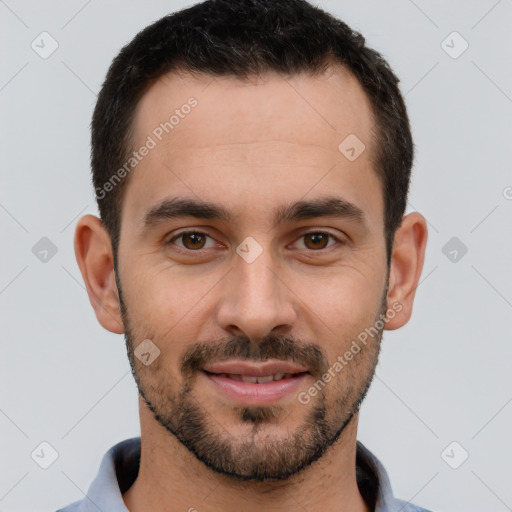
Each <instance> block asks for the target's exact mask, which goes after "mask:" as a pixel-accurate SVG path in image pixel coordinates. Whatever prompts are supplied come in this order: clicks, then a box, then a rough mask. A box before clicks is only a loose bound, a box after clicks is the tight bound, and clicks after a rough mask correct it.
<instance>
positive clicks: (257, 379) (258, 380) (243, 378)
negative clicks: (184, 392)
mask: <svg viewBox="0 0 512 512" xmlns="http://www.w3.org/2000/svg"><path fill="white" fill-rule="evenodd" d="M203 371H204V372H205V373H207V374H209V375H216V376H218V377H223V378H225V379H231V380H236V381H239V382H252V383H253V384H263V383H265V382H274V381H279V380H283V379H292V378H294V377H297V376H299V375H303V374H305V373H308V372H299V373H274V374H272V375H263V376H253V375H242V374H236V373H213V372H208V371H206V370H203Z"/></svg>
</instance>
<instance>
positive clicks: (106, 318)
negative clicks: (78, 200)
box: [74, 215, 124, 334]
mask: <svg viewBox="0 0 512 512" xmlns="http://www.w3.org/2000/svg"><path fill="white" fill-rule="evenodd" d="M74 247H75V256H76V260H77V263H78V266H79V267H80V272H81V273H82V277H83V280H84V283H85V287H86V289H87V294H88V295H89V301H90V303H91V305H92V307H93V309H94V312H95V313H96V318H97V319H98V322H99V323H100V324H101V325H102V326H103V327H104V328H105V329H107V330H108V331H110V332H113V333H115V334H123V333H124V326H123V322H122V318H121V311H120V305H119V295H118V290H117V285H116V282H115V276H114V257H113V252H112V244H111V241H110V236H109V235H108V232H107V231H106V229H105V228H104V226H103V223H102V222H101V220H100V219H99V218H98V217H95V216H94V215H85V216H84V217H82V218H81V219H80V220H79V221H78V223H77V226H76V230H75V241H74Z"/></svg>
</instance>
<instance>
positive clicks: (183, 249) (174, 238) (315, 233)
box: [166, 231, 344, 253]
mask: <svg viewBox="0 0 512 512" xmlns="http://www.w3.org/2000/svg"><path fill="white" fill-rule="evenodd" d="M191 234H194V235H202V236H206V237H208V238H211V239H212V240H213V237H211V236H210V235H208V233H204V232H202V231H182V232H181V233H179V234H177V235H175V236H173V237H172V238H171V239H170V240H169V241H168V242H167V243H166V245H171V244H173V243H174V241H175V240H178V239H180V238H182V237H184V236H185V235H191ZM307 235H327V236H329V237H331V238H332V239H333V240H335V241H336V242H338V243H340V244H343V243H344V242H343V241H342V240H340V239H339V238H338V237H336V236H334V235H333V234H332V233H329V232H328V231H308V232H307V233H303V234H302V235H301V236H300V237H299V238H298V240H300V239H301V238H304V237H305V236H307ZM334 245H335V244H333V245H330V246H328V247H324V248H323V249H318V250H315V249H305V250H309V251H311V252H318V253H320V252H322V251H326V250H327V249H330V248H331V247H333V246H334ZM177 247H178V248H179V250H181V251H183V252H188V253H194V252H195V253H202V252H203V251H206V250H207V249H209V248H206V249H197V250H194V249H187V248H184V247H180V246H177Z"/></svg>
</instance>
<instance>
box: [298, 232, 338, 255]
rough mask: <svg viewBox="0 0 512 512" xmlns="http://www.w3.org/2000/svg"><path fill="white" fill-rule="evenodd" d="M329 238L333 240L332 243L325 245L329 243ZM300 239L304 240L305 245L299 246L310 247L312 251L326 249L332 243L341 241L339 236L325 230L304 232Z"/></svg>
mask: <svg viewBox="0 0 512 512" xmlns="http://www.w3.org/2000/svg"><path fill="white" fill-rule="evenodd" d="M329 238H331V239H332V240H334V243H332V244H331V245H327V244H328V243H329ZM302 239H303V240H304V245H305V247H301V248H305V249H310V250H313V251H318V250H322V249H326V248H328V247H332V246H333V245H335V243H336V242H340V243H341V240H340V239H339V238H337V237H335V236H334V235H332V234H331V233H327V232H325V231H311V232H309V233H305V234H303V235H301V237H300V238H299V240H302Z"/></svg>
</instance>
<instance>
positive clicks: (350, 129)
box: [123, 66, 383, 223]
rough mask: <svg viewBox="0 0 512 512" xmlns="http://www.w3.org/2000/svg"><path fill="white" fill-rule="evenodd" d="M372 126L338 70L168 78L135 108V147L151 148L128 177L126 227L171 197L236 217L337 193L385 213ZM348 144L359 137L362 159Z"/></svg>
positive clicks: (363, 101)
mask: <svg viewBox="0 0 512 512" xmlns="http://www.w3.org/2000/svg"><path fill="white" fill-rule="evenodd" d="M373 126H374V118H373V113H372V109H371V106H370V103H369V100H368V98H367V96H366V94H365V92H364V91H363V89H362V87H361V86H360V84H359V83H358V81H357V79H356V78H355V77H354V76H353V75H352V74H351V73H350V72H348V71H347V70H345V69H343V68H341V67H339V66H337V67H334V68H329V69H328V70H327V72H326V73H325V74H323V75H320V76H311V75H310V74H306V73H303V74H298V75H294V76H292V77H286V76H283V75H280V74H277V73H267V74H265V75H264V76H260V77H250V78H248V79H245V80H240V79H238V78H231V77H219V76H212V75H204V74H199V75H195V76H192V75H191V74H189V73H187V72H172V73H169V74H167V75H164V76H163V77H161V78H160V79H159V80H158V81H156V82H155V83H154V84H153V85H152V86H151V87H150V88H149V90H148V91H147V92H146V93H145V94H144V96H143V97H142V98H141V100H140V101H139V103H138V105H137V108H136V112H135V116H134V121H133V132H132V133H133V138H132V139H133V140H132V142H133V149H134V150H137V149H138V148H141V147H143V146H148V147H149V146H152V147H151V149H150V150H149V151H145V153H147V154H146V156H144V157H143V158H141V159H140V161H138V162H137V165H136V168H135V170H134V171H132V173H131V176H130V183H129V186H128V187H127V190H126V192H125V198H124V201H123V223H124V218H125V214H126V215H127V216H128V217H130V218H129V219H128V220H129V221H130V222H133V223H139V222H140V220H141V218H142V216H143V215H144V213H145V212H146V211H147V210H148V209H149V208H150V207H151V206H154V205H155V204H157V203H159V202H161V201H162V200H163V199H165V197H167V196H170V195H172V196H174V197H176V196H179V195H186V196H188V197H190V196H191V195H195V196H197V197H199V198H201V199H203V200H208V201H212V200H215V201H216V202H219V201H220V202H225V203H229V204H230V205H231V206H232V209H233V210H234V211H236V209H237V208H238V209H242V210H244V209H245V210H247V208H246V206H247V205H248V204H250V203H255V204H253V207H254V208H253V211H254V210H256V211H259V210H261V211H262V212H263V211H268V212H270V211H274V208H272V209H269V208H268V206H269V205H270V204H272V205H273V206H275V205H276V201H277V200H278V198H282V201H281V202H282V203H283V204H287V203H289V201H290V200H292V199H293V200H299V199H301V198H302V197H304V196H305V195H310V196H312V195H315V194H317V195H325V194H326V193H327V192H329V193H330V194H332V193H333V191H335V190H337V191H339V193H340V195H342V196H344V197H345V198H346V199H348V200H350V201H351V202H353V203H355V204H357V205H358V206H360V207H361V208H362V209H370V210H372V209H373V212H371V211H370V212H368V213H370V214H371V213H373V214H375V215H376V216H377V217H379V216H382V204H383V202H382V197H380V196H381V193H380V190H381V187H380V182H379V180H378V178H377V176H376V174H375V173H374V171H373V170H372V167H373V163H372V160H373V156H372V151H373V142H372V134H373ZM354 136H355V137H357V139H354ZM347 137H349V138H348V139H347ZM345 140H348V141H351V144H349V146H354V143H353V141H354V140H358V141H360V142H356V144H359V145H358V146H355V149H356V151H357V152H359V151H360V150H361V148H363V147H364V146H365V149H364V150H363V151H362V153H361V154H360V156H359V157H358V158H357V159H355V160H350V159H349V158H347V156H346V155H345V154H343V153H342V152H341V151H340V143H342V148H343V147H344V146H343V141H345ZM150 141H151V142H150ZM361 144H364V146H362V145H361ZM375 195H377V196H379V197H375ZM371 196H373V197H371ZM256 204H257V205H258V206H256ZM244 206H245V208H244ZM256 211H255V213H256Z"/></svg>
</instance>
